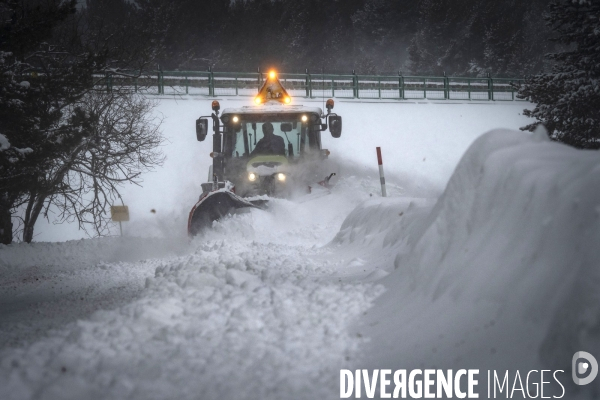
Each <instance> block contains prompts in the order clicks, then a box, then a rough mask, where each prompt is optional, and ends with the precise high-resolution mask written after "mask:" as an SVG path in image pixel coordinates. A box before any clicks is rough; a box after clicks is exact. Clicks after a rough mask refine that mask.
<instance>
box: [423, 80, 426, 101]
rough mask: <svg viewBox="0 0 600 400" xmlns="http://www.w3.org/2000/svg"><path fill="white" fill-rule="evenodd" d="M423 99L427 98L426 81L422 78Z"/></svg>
mask: <svg viewBox="0 0 600 400" xmlns="http://www.w3.org/2000/svg"><path fill="white" fill-rule="evenodd" d="M423 98H424V99H426V98H427V79H426V78H423Z"/></svg>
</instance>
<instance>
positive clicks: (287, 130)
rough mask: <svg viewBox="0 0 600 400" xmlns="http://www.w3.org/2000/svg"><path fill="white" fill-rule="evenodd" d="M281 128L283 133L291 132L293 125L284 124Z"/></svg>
mask: <svg viewBox="0 0 600 400" xmlns="http://www.w3.org/2000/svg"><path fill="white" fill-rule="evenodd" d="M280 128H281V131H282V132H286V133H287V132H291V131H292V124H291V123H290V122H282V123H281V126H280Z"/></svg>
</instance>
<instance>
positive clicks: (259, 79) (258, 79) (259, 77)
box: [256, 67, 262, 92]
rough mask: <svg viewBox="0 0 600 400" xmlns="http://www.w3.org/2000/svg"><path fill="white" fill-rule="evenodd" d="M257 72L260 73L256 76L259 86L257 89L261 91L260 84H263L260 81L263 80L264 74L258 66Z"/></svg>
mask: <svg viewBox="0 0 600 400" xmlns="http://www.w3.org/2000/svg"><path fill="white" fill-rule="evenodd" d="M256 73H257V74H258V77H257V78H256V80H257V82H258V87H257V88H256V91H257V92H260V86H261V82H260V81H261V78H262V75H261V74H260V67H258V68H257V69H256Z"/></svg>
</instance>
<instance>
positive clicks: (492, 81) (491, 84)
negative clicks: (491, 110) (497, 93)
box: [490, 78, 495, 101]
mask: <svg viewBox="0 0 600 400" xmlns="http://www.w3.org/2000/svg"><path fill="white" fill-rule="evenodd" d="M490 94H491V95H492V101H493V100H495V99H494V78H490Z"/></svg>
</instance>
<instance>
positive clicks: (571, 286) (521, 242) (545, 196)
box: [333, 130, 600, 394]
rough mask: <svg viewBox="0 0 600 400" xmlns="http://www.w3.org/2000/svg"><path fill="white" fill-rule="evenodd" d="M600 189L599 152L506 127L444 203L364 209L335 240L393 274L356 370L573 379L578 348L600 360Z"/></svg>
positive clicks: (491, 137)
mask: <svg viewBox="0 0 600 400" xmlns="http://www.w3.org/2000/svg"><path fill="white" fill-rule="evenodd" d="M599 187H600V155H599V154H598V152H595V151H580V150H575V149H572V148H569V147H566V146H564V145H560V144H556V143H553V142H550V141H548V140H547V138H546V134H545V133H544V132H536V133H534V134H533V135H529V134H523V133H520V132H513V131H505V130H497V131H492V132H489V133H487V134H485V135H484V136H482V137H480V138H479V139H477V140H476V141H475V142H474V144H473V145H472V146H471V147H470V149H469V150H468V151H467V153H466V154H465V155H464V157H463V158H462V160H461V161H460V163H459V165H458V166H457V168H456V170H455V172H454V174H453V175H452V177H451V179H450V182H449V183H448V186H447V188H446V190H445V192H444V193H443V195H442V196H441V197H440V199H439V201H438V202H437V204H436V205H435V206H434V207H430V206H428V205H427V202H424V201H422V200H419V199H413V200H404V199H380V200H376V201H371V202H368V203H365V204H364V205H362V206H361V207H359V208H357V209H356V210H355V211H354V212H353V213H351V214H350V216H349V217H348V218H347V220H346V221H345V222H344V225H343V227H342V229H341V231H340V233H339V234H338V235H337V236H336V238H335V240H334V241H333V245H337V247H338V251H340V252H345V251H346V249H348V248H351V247H352V248H355V247H361V248H362V249H363V250H362V251H363V254H364V253H365V252H368V253H369V254H370V255H364V257H365V258H366V259H367V260H370V261H372V262H373V263H374V264H377V265H378V266H379V267H380V268H382V269H387V270H388V271H391V273H390V275H389V276H388V277H386V279H385V280H383V281H382V282H383V283H384V284H385V286H386V287H387V289H388V290H387V291H386V293H385V294H384V295H383V296H382V297H380V298H379V299H378V300H377V301H376V305H375V307H374V308H373V309H372V310H370V311H369V316H368V317H367V318H366V319H365V320H364V321H363V323H362V324H361V325H360V326H358V327H357V328H356V329H358V330H359V331H360V332H361V333H362V334H363V335H366V336H369V337H371V338H372V339H373V340H372V342H371V345H369V347H368V349H366V350H365V358H364V360H363V361H362V363H361V364H360V365H356V367H361V368H365V367H366V365H368V366H369V367H371V368H384V367H386V368H387V367H389V368H393V369H394V368H396V369H397V368H413V367H414V368H418V367H425V368H444V367H447V368H457V369H458V368H480V369H486V368H495V369H511V368H512V369H515V368H520V369H538V370H539V369H541V368H542V367H543V368H546V369H562V370H564V371H565V375H564V376H563V378H562V381H563V383H564V382H565V381H570V372H571V365H570V363H571V357H572V356H573V353H574V352H575V351H579V350H584V351H588V352H590V353H592V354H600V335H599V334H598V332H599V329H598V327H599V326H600V302H599V301H598V300H599V299H600V298H599V296H600V295H599V293H600V261H599V260H600V247H599V246H598V243H600V190H598V188H599ZM565 377H566V378H565ZM596 383H597V382H596ZM559 394H560V392H559Z"/></svg>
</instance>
